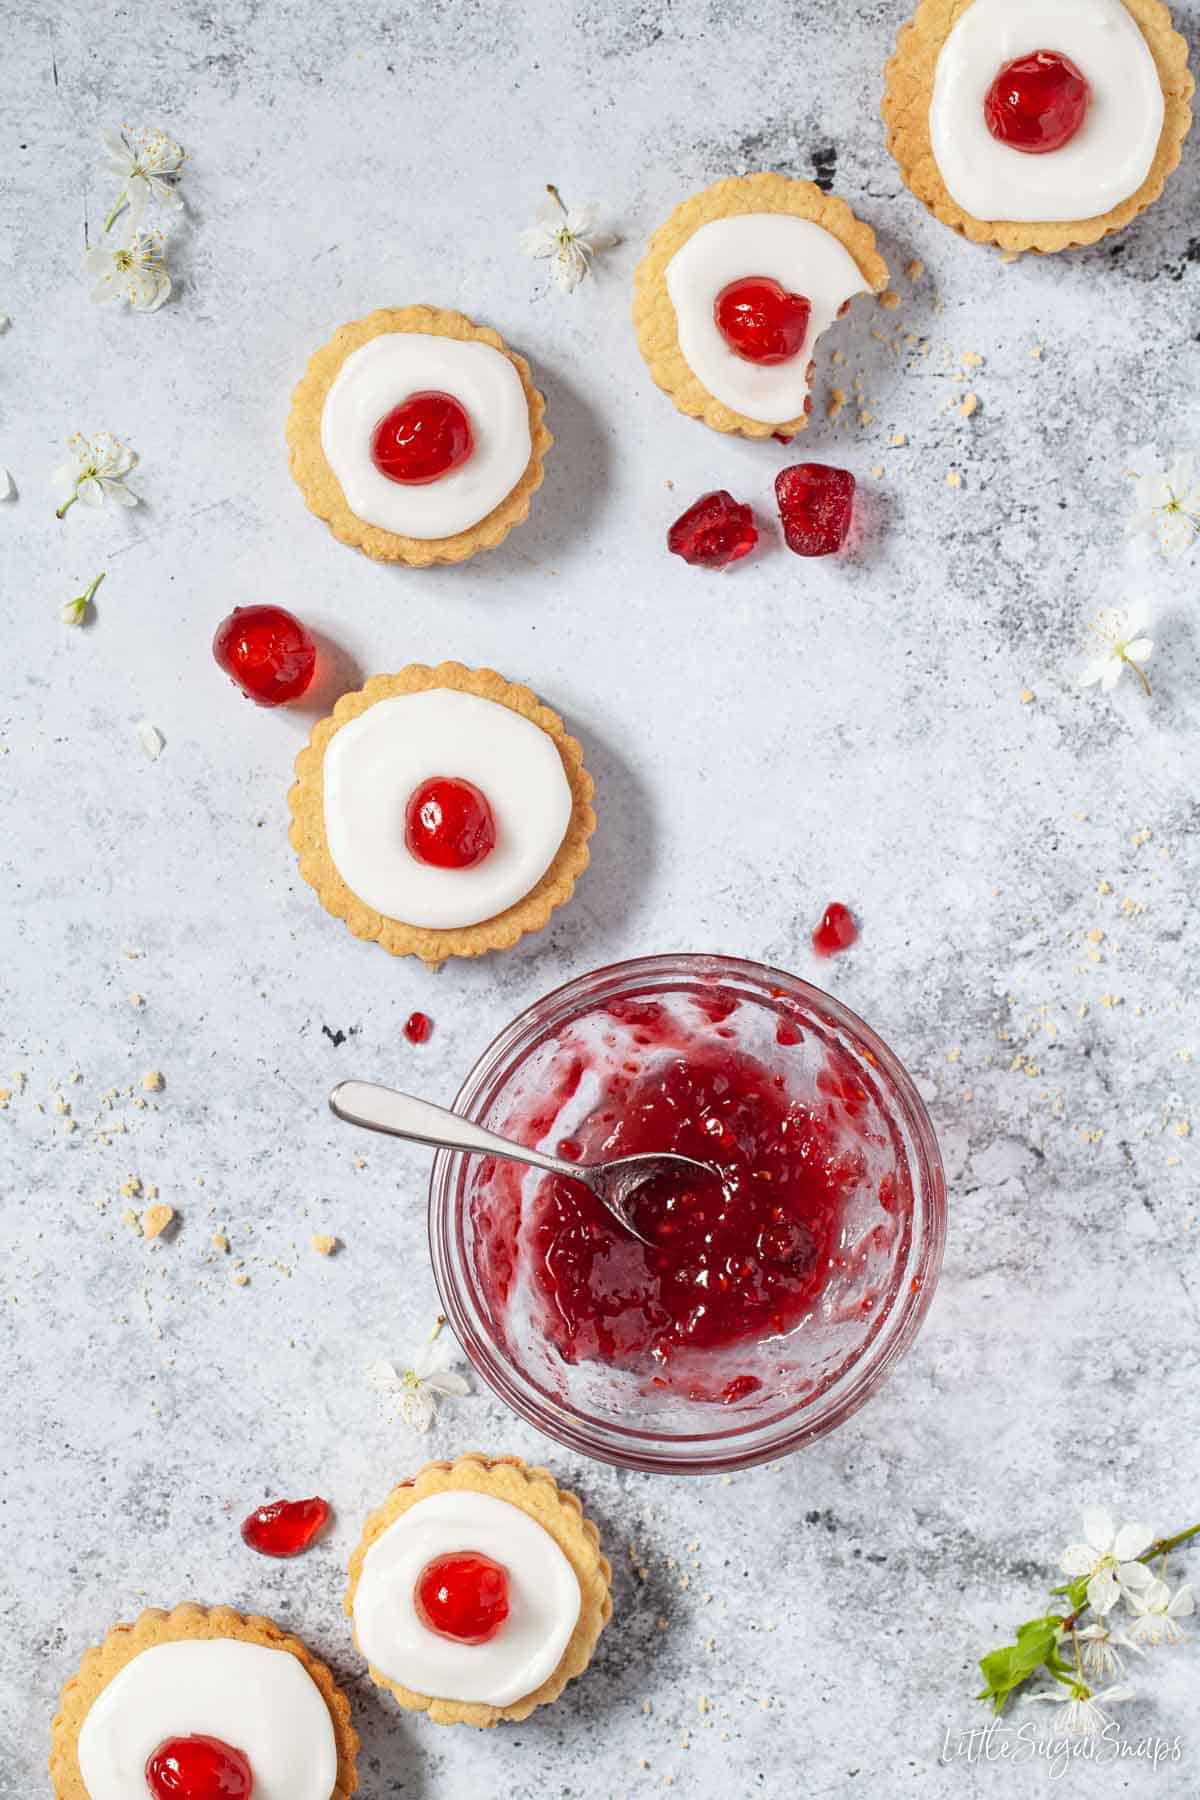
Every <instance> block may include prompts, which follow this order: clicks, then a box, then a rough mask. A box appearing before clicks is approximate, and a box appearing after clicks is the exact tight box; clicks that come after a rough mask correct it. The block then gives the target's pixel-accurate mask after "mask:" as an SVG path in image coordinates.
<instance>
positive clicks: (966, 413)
mask: <svg viewBox="0 0 1200 1800" xmlns="http://www.w3.org/2000/svg"><path fill="white" fill-rule="evenodd" d="M958 410H959V412H960V413H961V414H962V416H963V418H964V419H969V418H970V417H971V414H972V413H975V412H978V411H979V395H978V394H964V395H963V397H962V399H961V400H960V401H959V403H958Z"/></svg>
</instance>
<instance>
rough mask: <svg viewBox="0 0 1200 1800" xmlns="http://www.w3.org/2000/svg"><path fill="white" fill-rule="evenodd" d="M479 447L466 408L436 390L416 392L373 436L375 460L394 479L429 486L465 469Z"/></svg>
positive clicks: (381, 422)
mask: <svg viewBox="0 0 1200 1800" xmlns="http://www.w3.org/2000/svg"><path fill="white" fill-rule="evenodd" d="M474 448H475V439H474V437H473V435H472V432H471V421H470V419H469V418H468V417H467V412H466V408H465V407H464V406H462V405H461V404H460V402H459V401H457V400H456V399H455V398H454V395H453V394H443V393H439V392H437V391H435V390H433V389H430V390H429V391H427V392H424V393H420V394H410V395H409V396H408V398H407V400H402V401H401V402H400V404H399V406H393V408H392V410H391V412H390V413H385V414H384V416H383V418H382V419H380V421H379V423H378V425H377V426H376V427H375V430H374V432H373V433H372V435H371V461H372V462H373V463H374V464H375V467H376V468H377V469H378V470H379V473H380V474H381V475H386V476H387V478H388V480H389V481H398V482H400V483H401V484H402V485H403V486H405V487H427V486H428V485H429V483H430V482H431V481H440V480H441V478H442V476H443V475H449V474H450V473H451V471H452V470H454V469H461V467H462V465H463V464H464V463H465V462H466V461H467V458H468V457H469V456H470V454H471V452H472V451H473V450H474Z"/></svg>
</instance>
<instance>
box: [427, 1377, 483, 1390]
mask: <svg viewBox="0 0 1200 1800" xmlns="http://www.w3.org/2000/svg"><path fill="white" fill-rule="evenodd" d="M422 1386H423V1387H427V1388H428V1389H429V1391H430V1393H433V1394H447V1395H449V1394H455V1395H462V1394H469V1393H470V1391H471V1385H470V1383H469V1382H468V1381H467V1380H466V1379H465V1378H464V1377H463V1376H462V1375H430V1376H428V1377H427V1379H426V1380H425V1381H424V1382H423V1383H422Z"/></svg>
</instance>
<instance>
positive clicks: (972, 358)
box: [962, 350, 983, 369]
mask: <svg viewBox="0 0 1200 1800" xmlns="http://www.w3.org/2000/svg"><path fill="white" fill-rule="evenodd" d="M962 366H963V368H964V369H982V367H983V358H982V356H980V354H979V352H978V350H964V351H963V353H962Z"/></svg>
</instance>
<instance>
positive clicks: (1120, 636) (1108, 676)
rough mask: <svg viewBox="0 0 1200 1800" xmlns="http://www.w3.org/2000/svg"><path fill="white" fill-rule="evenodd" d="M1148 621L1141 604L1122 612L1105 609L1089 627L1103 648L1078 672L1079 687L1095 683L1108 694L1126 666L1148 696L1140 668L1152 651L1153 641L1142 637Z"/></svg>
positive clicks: (1124, 609) (1118, 609)
mask: <svg viewBox="0 0 1200 1800" xmlns="http://www.w3.org/2000/svg"><path fill="white" fill-rule="evenodd" d="M1149 622H1150V614H1149V610H1148V609H1147V607H1146V606H1145V605H1144V604H1143V603H1142V602H1141V601H1135V602H1134V604H1133V605H1132V606H1129V607H1126V608H1123V609H1122V608H1119V607H1107V608H1106V609H1105V610H1104V611H1103V612H1102V613H1101V614H1100V615H1099V617H1098V618H1097V619H1096V622H1095V624H1094V625H1093V626H1092V634H1093V636H1094V637H1095V638H1097V639H1098V641H1099V642H1100V643H1101V644H1102V645H1103V646H1104V647H1103V649H1102V650H1100V651H1099V652H1098V653H1097V654H1096V655H1095V656H1093V657H1092V658H1091V660H1090V661H1089V662H1088V663H1086V664H1085V666H1084V668H1083V669H1082V671H1081V672H1080V676H1079V685H1080V687H1093V686H1094V685H1095V684H1096V683H1097V682H1099V684H1100V687H1101V689H1102V691H1103V692H1104V693H1106V694H1107V693H1110V692H1111V690H1112V689H1113V688H1115V687H1116V685H1117V683H1118V681H1120V679H1121V676H1122V674H1123V672H1124V670H1125V669H1126V668H1127V667H1128V668H1130V669H1132V670H1133V672H1134V674H1135V675H1136V676H1137V678H1138V680H1139V681H1140V682H1141V684H1142V686H1143V687H1144V688H1145V690H1146V692H1147V693H1149V692H1150V683H1149V681H1148V679H1147V677H1146V671H1145V670H1144V669H1143V668H1142V664H1143V663H1144V662H1147V661H1148V660H1149V658H1150V656H1151V654H1152V652H1153V650H1154V640H1153V638H1148V637H1146V636H1145V635H1144V634H1145V630H1146V626H1147V625H1148V624H1149Z"/></svg>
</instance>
